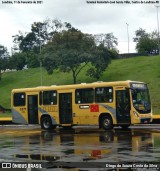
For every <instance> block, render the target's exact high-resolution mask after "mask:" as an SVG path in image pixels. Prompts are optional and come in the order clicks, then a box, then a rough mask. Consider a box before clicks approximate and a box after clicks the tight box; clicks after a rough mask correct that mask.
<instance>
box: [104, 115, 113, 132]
mask: <svg viewBox="0 0 160 171" xmlns="http://www.w3.org/2000/svg"><path fill="white" fill-rule="evenodd" d="M101 127H102V128H103V129H105V130H110V129H112V128H113V121H112V118H111V117H110V116H107V115H106V116H103V117H102V118H101Z"/></svg>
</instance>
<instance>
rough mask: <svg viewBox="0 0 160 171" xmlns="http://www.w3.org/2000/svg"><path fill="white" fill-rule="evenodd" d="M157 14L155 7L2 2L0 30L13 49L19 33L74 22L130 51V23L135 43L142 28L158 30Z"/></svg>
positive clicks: (79, 0)
mask: <svg viewBox="0 0 160 171" xmlns="http://www.w3.org/2000/svg"><path fill="white" fill-rule="evenodd" d="M23 1H27V0H23ZM31 1H33V0H31ZM93 1H94V0H93ZM106 1H108V2H110V0H106ZM111 1H112V2H113V1H114V0H111ZM117 1H121V0H117ZM137 1H138V0H137ZM36 2H37V1H36ZM115 2H116V1H115ZM123 2H124V1H123ZM130 2H132V1H130ZM156 14H157V13H156V8H155V6H154V4H147V5H144V4H116V3H115V4H105V3H103V4H88V3H87V2H86V0H65V1H64V0H43V1H41V4H5V5H4V4H2V1H1V5H0V22H1V23H3V24H1V27H0V44H3V45H5V46H7V47H9V48H11V46H12V45H13V44H12V35H15V34H17V33H18V31H19V30H21V31H23V32H25V31H26V32H29V31H30V28H31V24H32V23H33V22H35V21H44V20H45V19H46V18H47V17H48V18H51V19H55V18H57V19H59V20H61V21H62V22H70V23H71V24H72V25H73V26H74V27H76V28H78V29H80V30H82V31H83V32H85V33H91V34H97V33H111V32H112V33H113V34H114V35H115V36H116V37H117V38H118V41H119V43H121V44H123V47H127V46H124V44H126V45H127V41H128V39H127V26H126V23H128V24H129V27H128V29H129V37H130V43H132V38H133V37H134V33H135V30H137V29H139V28H140V27H141V28H143V29H146V31H148V32H151V31H153V30H155V29H157V18H156ZM124 49H125V48H123V52H125V51H126V52H127V48H126V50H124Z"/></svg>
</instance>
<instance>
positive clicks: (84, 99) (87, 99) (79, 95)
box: [75, 88, 94, 104]
mask: <svg viewBox="0 0 160 171" xmlns="http://www.w3.org/2000/svg"><path fill="white" fill-rule="evenodd" d="M93 99H94V91H93V89H92V88H85V89H77V90H76V91H75V103H76V104H83V103H93Z"/></svg>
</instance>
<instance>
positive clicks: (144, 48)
mask: <svg viewBox="0 0 160 171" xmlns="http://www.w3.org/2000/svg"><path fill="white" fill-rule="evenodd" d="M135 34H136V37H135V38H133V40H134V42H136V49H137V51H138V53H142V54H146V53H147V54H152V53H158V44H157V42H158V41H157V33H156V32H152V33H146V31H145V30H144V29H142V28H139V30H136V31H135Z"/></svg>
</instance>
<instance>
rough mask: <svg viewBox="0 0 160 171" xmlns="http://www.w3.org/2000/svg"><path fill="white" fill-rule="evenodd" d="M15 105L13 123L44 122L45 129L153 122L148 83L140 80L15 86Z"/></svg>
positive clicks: (107, 126)
mask: <svg viewBox="0 0 160 171" xmlns="http://www.w3.org/2000/svg"><path fill="white" fill-rule="evenodd" d="M11 108H12V122H14V123H20V124H40V125H41V128H42V129H45V130H51V129H55V128H56V127H57V126H60V127H64V128H65V127H72V126H74V125H98V126H99V128H103V129H105V130H107V129H112V128H113V127H114V126H115V125H117V126H121V127H123V128H127V127H129V126H130V125H133V124H140V123H150V122H151V121H152V110H151V102H150V96H149V90H148V88H147V84H146V83H143V82H137V81H116V82H94V83H81V84H75V85H62V86H56V85H53V86H41V87H35V88H22V89H14V90H12V93H11Z"/></svg>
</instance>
